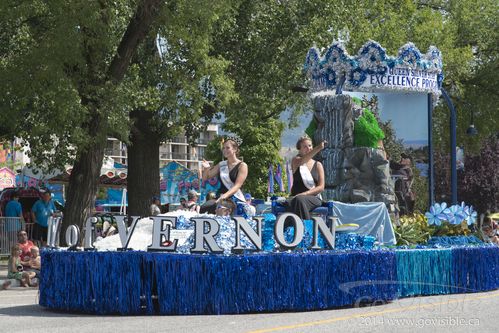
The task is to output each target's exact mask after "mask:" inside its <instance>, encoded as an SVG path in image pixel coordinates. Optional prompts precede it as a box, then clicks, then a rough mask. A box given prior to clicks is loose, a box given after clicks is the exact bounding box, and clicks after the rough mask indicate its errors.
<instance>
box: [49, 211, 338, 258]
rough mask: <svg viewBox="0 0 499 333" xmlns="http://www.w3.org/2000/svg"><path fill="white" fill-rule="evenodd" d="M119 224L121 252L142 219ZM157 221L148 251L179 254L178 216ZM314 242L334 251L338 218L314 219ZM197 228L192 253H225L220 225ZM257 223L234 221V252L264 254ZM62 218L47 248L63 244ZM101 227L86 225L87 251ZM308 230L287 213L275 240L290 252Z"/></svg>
mask: <svg viewBox="0 0 499 333" xmlns="http://www.w3.org/2000/svg"><path fill="white" fill-rule="evenodd" d="M115 219H116V224H117V227H118V234H119V237H120V241H121V245H122V248H121V250H126V249H128V246H129V243H130V239H131V238H132V235H133V232H134V231H135V227H136V226H137V223H138V222H139V220H140V219H141V218H140V217H138V216H132V217H131V221H130V222H131V223H130V227H128V228H127V224H128V222H129V221H128V217H127V216H115ZM147 219H150V220H152V221H153V230H152V243H151V245H149V246H148V248H147V250H148V251H169V252H175V251H176V249H177V243H178V241H179V239H175V238H173V239H171V234H172V231H173V230H175V226H176V224H177V217H176V216H150V217H147ZM312 219H313V238H312V245H311V246H310V249H313V250H320V249H322V248H321V247H320V246H319V243H318V236H319V232H320V233H321V234H322V236H323V237H324V239H325V241H326V243H327V246H328V248H330V249H334V242H335V232H336V230H335V225H336V218H335V217H329V220H330V227H328V226H327V225H326V222H325V221H324V220H323V219H322V218H321V217H313V218H312ZM190 220H191V221H192V222H193V224H194V246H193V247H192V248H191V253H206V252H213V253H222V252H223V249H222V248H221V247H220V246H219V245H218V244H217V242H216V241H215V235H216V234H217V233H218V231H219V230H220V225H219V224H218V221H217V220H216V219H214V218H210V217H205V216H203V217H192V218H191V219H190ZM253 220H254V221H255V222H256V230H255V229H253V228H252V227H251V225H250V224H249V223H248V221H247V220H246V219H245V218H243V217H242V216H235V217H233V218H232V219H231V221H233V222H234V228H235V234H236V237H235V244H234V246H233V247H232V252H234V253H239V252H241V251H243V250H254V251H261V250H262V238H263V237H262V236H263V232H262V222H263V217H254V218H253ZM61 221H62V218H60V217H55V218H50V219H49V224H48V235H47V243H48V244H47V245H48V246H49V247H58V240H59V230H60V226H61ZM96 223H97V219H96V218H95V217H91V218H89V219H88V220H87V221H86V223H85V238H84V248H85V249H86V250H91V249H93V242H94V239H93V227H94V225H95V224H96ZM285 223H287V224H291V225H292V226H293V227H294V230H295V233H294V238H293V240H292V241H291V242H287V241H286V239H285V237H284V225H285ZM304 231H305V227H304V224H303V221H302V220H301V219H300V218H299V217H298V216H297V215H295V214H292V213H285V214H282V215H280V216H279V217H278V218H277V220H276V222H275V226H274V238H275V241H276V242H277V244H279V245H280V247H281V248H283V249H285V250H288V249H293V248H295V247H296V246H298V244H300V242H301V241H302V239H303V236H304ZM242 233H244V234H245V235H246V237H247V238H248V239H249V240H250V241H251V243H252V244H253V245H254V247H255V249H252V248H244V247H243V246H242V245H241V234H242ZM65 239H66V243H67V244H68V246H69V247H76V246H77V244H78V242H79V239H80V229H79V228H78V226H76V225H70V226H69V227H68V229H67V230H66V234H65Z"/></svg>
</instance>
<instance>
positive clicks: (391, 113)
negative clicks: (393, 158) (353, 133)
mask: <svg viewBox="0 0 499 333" xmlns="http://www.w3.org/2000/svg"><path fill="white" fill-rule="evenodd" d="M349 94H350V95H352V96H356V97H359V98H362V96H363V95H367V96H368V97H370V96H371V95H372V94H367V93H349ZM376 95H378V98H379V108H380V117H381V119H382V120H384V121H386V120H388V119H391V120H392V123H393V126H394V128H395V132H396V133H397V137H398V138H399V139H403V140H404V142H405V143H406V144H407V145H414V144H417V145H426V144H427V142H428V111H427V95H426V94H419V93H378V94H376ZM288 117H289V113H288V112H284V113H283V114H282V115H281V120H283V121H285V122H287V119H288ZM311 119H312V113H311V112H310V113H308V114H306V115H303V116H302V117H300V119H299V122H298V123H299V124H300V126H299V127H296V128H292V129H286V130H285V131H284V133H283V135H282V137H281V143H282V146H283V150H287V149H288V147H291V150H292V151H293V152H294V150H295V149H294V145H295V143H296V140H297V139H298V138H299V137H300V136H301V135H303V134H304V133H305V129H306V128H307V126H308V124H309V123H310V120H311Z"/></svg>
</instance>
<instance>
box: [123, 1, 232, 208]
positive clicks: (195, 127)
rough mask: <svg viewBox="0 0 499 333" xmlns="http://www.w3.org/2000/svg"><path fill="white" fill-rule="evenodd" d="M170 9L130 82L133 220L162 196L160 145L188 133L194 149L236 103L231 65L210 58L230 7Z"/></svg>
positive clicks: (179, 5) (180, 4)
mask: <svg viewBox="0 0 499 333" xmlns="http://www.w3.org/2000/svg"><path fill="white" fill-rule="evenodd" d="M167 9H168V11H166V13H165V16H166V18H164V19H162V20H160V22H168V24H161V25H157V27H155V29H153V30H152V31H151V33H150V35H149V36H148V39H147V40H146V42H145V43H144V44H143V45H142V47H141V48H140V49H139V52H138V54H137V57H135V59H134V61H133V64H132V68H131V71H130V72H129V75H128V77H127V82H128V84H130V86H131V87H133V89H131V91H133V93H132V94H133V99H134V103H133V111H132V112H131V113H130V119H131V123H132V127H131V131H130V138H129V141H128V140H127V141H128V142H129V145H128V171H129V173H128V195H129V213H130V214H131V215H141V216H143V215H146V214H147V212H148V208H149V205H150V200H151V197H152V196H153V195H158V194H159V146H160V143H161V142H164V141H166V140H169V139H173V138H174V137H175V136H177V135H179V134H181V133H185V134H186V135H187V137H188V138H189V143H191V144H193V143H194V141H195V139H196V138H197V137H198V136H199V133H200V131H202V130H203V129H205V127H206V125H207V124H208V123H209V122H210V121H211V119H212V117H213V116H214V115H215V113H216V111H217V110H218V109H219V108H221V107H223V105H224V104H225V103H226V102H227V101H228V100H230V99H232V98H234V97H235V95H234V94H233V92H232V91H233V83H232V82H231V80H230V79H227V78H226V77H225V70H226V68H227V61H226V60H225V59H223V58H222V57H218V56H212V55H211V54H210V52H211V51H212V43H211V39H212V34H213V25H214V24H215V22H216V21H217V19H218V18H219V17H220V16H221V15H223V14H224V13H225V12H227V11H228V10H230V9H231V2H230V1H221V0H220V1H212V2H211V3H210V6H209V8H207V7H206V4H205V2H203V1H177V2H176V3H175V7H171V6H167ZM192 22H197V24H195V25H193V24H192ZM158 45H159V47H157V46H158ZM158 50H159V52H158Z"/></svg>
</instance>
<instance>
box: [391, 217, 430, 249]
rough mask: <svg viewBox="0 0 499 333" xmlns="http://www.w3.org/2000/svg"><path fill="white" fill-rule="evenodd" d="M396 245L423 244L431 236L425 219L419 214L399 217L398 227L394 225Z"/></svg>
mask: <svg viewBox="0 0 499 333" xmlns="http://www.w3.org/2000/svg"><path fill="white" fill-rule="evenodd" d="M393 227H394V231H395V236H396V239H397V245H414V244H424V243H426V242H427V241H428V239H429V238H430V235H431V229H430V227H429V226H428V223H427V220H426V217H425V216H424V215H423V214H421V213H414V214H412V215H405V216H402V217H400V219H399V225H394V226H393Z"/></svg>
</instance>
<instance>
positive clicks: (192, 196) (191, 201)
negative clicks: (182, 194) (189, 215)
mask: <svg viewBox="0 0 499 333" xmlns="http://www.w3.org/2000/svg"><path fill="white" fill-rule="evenodd" d="M198 198H199V193H197V192H196V191H194V190H190V191H189V193H188V194H187V199H188V200H187V202H186V204H185V207H186V208H187V209H186V210H188V211H189V212H196V213H198V214H199V209H200V206H199V205H198Z"/></svg>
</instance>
